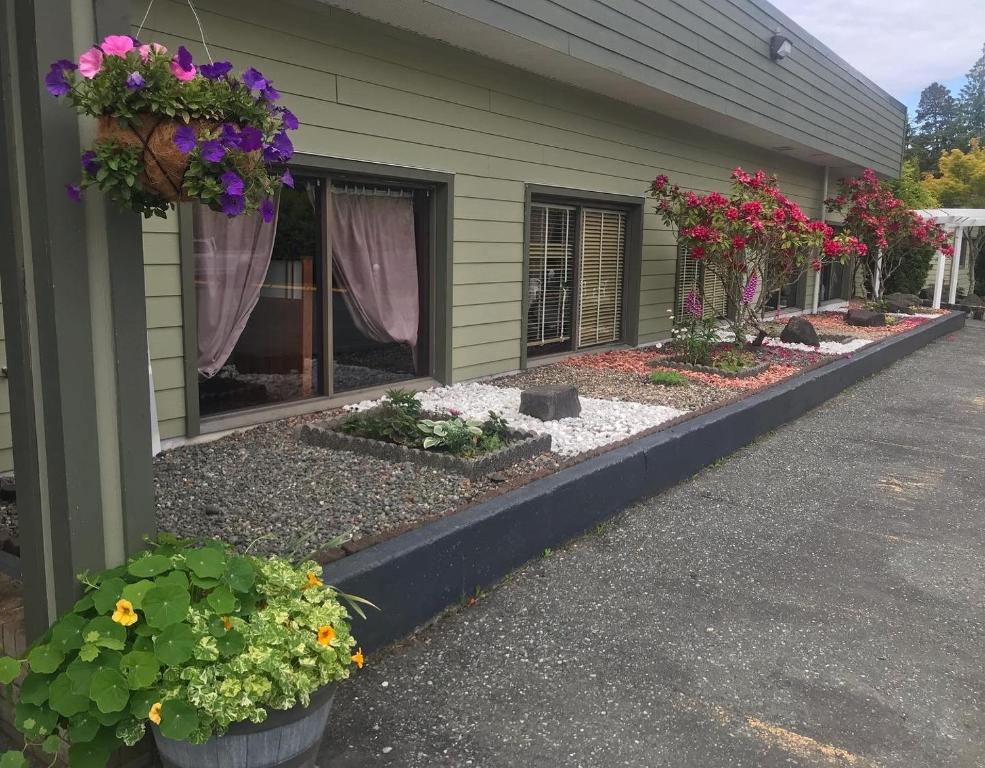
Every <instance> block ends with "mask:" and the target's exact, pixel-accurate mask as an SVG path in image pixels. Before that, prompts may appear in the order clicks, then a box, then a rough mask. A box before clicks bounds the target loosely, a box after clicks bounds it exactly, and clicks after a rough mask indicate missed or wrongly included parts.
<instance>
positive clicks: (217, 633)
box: [209, 616, 229, 637]
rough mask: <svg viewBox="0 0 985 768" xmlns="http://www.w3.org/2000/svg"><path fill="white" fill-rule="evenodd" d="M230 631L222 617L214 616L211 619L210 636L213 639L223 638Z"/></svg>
mask: <svg viewBox="0 0 985 768" xmlns="http://www.w3.org/2000/svg"><path fill="white" fill-rule="evenodd" d="M228 631H229V630H228V629H226V622H224V621H223V620H222V616H213V617H212V618H211V619H209V634H210V635H212V637H222V636H223V635H224V634H226V632H228Z"/></svg>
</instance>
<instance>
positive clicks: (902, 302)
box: [882, 293, 921, 315]
mask: <svg viewBox="0 0 985 768" xmlns="http://www.w3.org/2000/svg"><path fill="white" fill-rule="evenodd" d="M882 300H883V301H884V302H886V310H887V311H889V312H897V313H899V314H902V315H912V314H913V307H919V306H920V304H921V300H920V297H919V296H915V295H914V294H912V293H890V294H888V295H886V296H883V297H882Z"/></svg>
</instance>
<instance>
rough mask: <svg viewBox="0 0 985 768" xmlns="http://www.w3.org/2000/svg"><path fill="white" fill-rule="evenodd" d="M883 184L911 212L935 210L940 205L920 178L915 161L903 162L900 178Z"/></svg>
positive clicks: (918, 168)
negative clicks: (926, 209)
mask: <svg viewBox="0 0 985 768" xmlns="http://www.w3.org/2000/svg"><path fill="white" fill-rule="evenodd" d="M884 184H885V185H886V186H888V187H889V188H890V189H891V190H892V191H893V194H894V195H896V197H897V198H899V199H900V200H902V201H903V202H904V203H906V207H907V208H910V209H911V210H919V209H922V208H936V207H937V206H938V205H939V204H940V203H939V202H938V200H937V197H936V195H934V193H933V192H931V190H930V189H929V188H928V187H927V186H926V184H925V183H924V181H923V179H922V178H921V177H920V167H919V165H918V164H917V161H916V160H907V161H906V162H904V163H903V170H902V172H901V173H900V177H899V178H898V179H892V180H890V181H887V182H884Z"/></svg>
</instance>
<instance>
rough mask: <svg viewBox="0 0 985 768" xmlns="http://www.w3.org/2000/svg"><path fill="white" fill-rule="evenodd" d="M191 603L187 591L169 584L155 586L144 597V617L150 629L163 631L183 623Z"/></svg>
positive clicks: (190, 597)
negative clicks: (154, 628)
mask: <svg viewBox="0 0 985 768" xmlns="http://www.w3.org/2000/svg"><path fill="white" fill-rule="evenodd" d="M191 602H192V596H191V595H190V594H189V592H188V590H187V589H184V588H182V587H179V586H175V585H171V584H166V585H165V586H163V587H162V586H155V587H154V588H153V589H151V590H150V591H148V592H147V594H146V595H144V606H143V611H144V617H145V618H146V619H147V623H148V624H150V625H151V626H152V627H156V628H157V629H164V628H166V627H170V626H171V625H172V624H177V623H178V622H179V621H183V620H184V618H185V616H187V615H188V607H189V606H190V605H191Z"/></svg>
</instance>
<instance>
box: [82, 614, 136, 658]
mask: <svg viewBox="0 0 985 768" xmlns="http://www.w3.org/2000/svg"><path fill="white" fill-rule="evenodd" d="M82 640H83V641H84V642H86V643H89V644H90V645H97V646H99V647H100V648H111V649H113V650H114V651H119V650H121V649H122V648H124V647H125V646H126V641H127V630H126V627H124V626H122V625H120V624H117V623H116V622H115V621H113V620H112V619H111V618H110V617H109V616H97V617H96V618H94V619H92V620H91V621H90V622H89V623H88V624H86V625H85V626H84V627H83V628H82Z"/></svg>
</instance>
